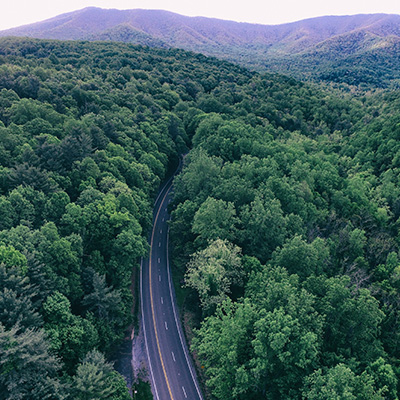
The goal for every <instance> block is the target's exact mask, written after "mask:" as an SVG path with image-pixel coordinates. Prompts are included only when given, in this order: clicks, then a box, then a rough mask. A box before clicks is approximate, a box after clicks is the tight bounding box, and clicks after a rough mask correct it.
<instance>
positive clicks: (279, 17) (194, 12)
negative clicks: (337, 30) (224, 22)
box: [0, 0, 400, 30]
mask: <svg viewBox="0 0 400 400" xmlns="http://www.w3.org/2000/svg"><path fill="white" fill-rule="evenodd" d="M88 6H96V7H102V8H118V9H133V8H146V9H162V10H169V11H173V12H177V13H179V14H183V15H190V16H199V15H200V16H205V17H215V18H221V19H230V20H234V21H241V22H255V23H261V24H280V23H284V22H292V21H297V20H300V19H305V18H311V17H316V16H321V15H349V14H361V13H378V12H380V13H392V14H400V1H399V0H333V1H332V0H331V1H324V0H0V30H2V29H7V28H11V27H15V26H20V25H24V24H28V23H32V22H37V21H42V20H44V19H47V18H51V17H54V16H56V15H59V14H62V13H65V12H69V11H75V10H79V9H81V8H84V7H88Z"/></svg>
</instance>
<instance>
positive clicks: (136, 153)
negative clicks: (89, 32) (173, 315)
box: [0, 39, 400, 400]
mask: <svg viewBox="0 0 400 400" xmlns="http://www.w3.org/2000/svg"><path fill="white" fill-rule="evenodd" d="M399 103H400V96H399V95H398V94H397V93H395V92H393V93H391V92H379V93H375V94H374V93H368V94H365V95H363V96H358V97H357V98H351V97H350V95H344V94H340V93H328V92H326V91H323V90H321V89H318V88H317V87H313V86H309V85H306V84H303V83H299V82H297V81H295V80H293V79H290V78H285V77H281V76H274V75H260V74H257V73H253V72H249V71H247V70H245V69H242V68H240V67H238V66H235V65H232V64H229V63H225V62H222V61H218V60H216V59H213V58H207V57H205V56H203V55H196V54H193V53H188V52H185V51H183V50H155V49H149V48H144V47H140V46H133V45H126V44H121V43H120V44H118V43H88V42H58V41H41V40H34V39H1V40H0V120H1V122H0V162H1V167H0V194H1V195H0V304H1V306H0V399H3V398H4V399H82V400H83V399H92V398H96V399H114V400H122V399H128V398H129V394H128V391H127V389H126V385H125V382H124V380H123V378H122V377H121V376H120V375H119V374H118V373H117V372H116V371H115V370H114V369H113V367H112V364H111V363H110V362H109V361H107V360H109V357H110V356H111V354H112V353H113V351H114V350H115V348H116V347H117V345H118V344H119V343H120V342H121V340H122V339H123V337H124V333H125V330H126V328H127V327H128V326H129V325H130V324H131V323H132V321H133V315H132V304H133V299H134V297H135V296H136V295H137V293H136V292H135V289H134V288H132V287H131V276H132V273H133V272H134V271H135V270H136V271H137V269H138V262H139V259H140V257H141V256H143V255H145V254H146V252H147V250H148V249H147V241H146V237H147V235H148V232H149V229H150V225H151V221H152V204H153V200H154V197H155V195H156V193H157V191H158V187H159V184H160V182H161V181H162V180H163V179H164V177H165V176H166V174H167V172H168V170H170V169H171V168H173V167H174V166H175V165H176V163H177V160H178V157H179V155H180V154H183V153H186V152H188V150H189V148H192V150H190V152H189V154H188V155H187V156H186V158H185V167H184V170H183V172H182V174H181V175H180V176H178V177H177V178H176V180H175V200H174V203H173V204H172V205H171V207H172V211H173V220H172V222H171V246H173V258H174V270H175V275H176V276H178V277H179V276H180V277H181V278H182V281H181V283H182V284H183V285H185V290H186V292H185V295H186V298H185V301H184V308H183V313H184V316H185V317H186V316H189V315H190V316H192V321H195V322H194V323H196V319H197V322H198V328H199V329H198V330H197V331H196V333H195V336H194V338H193V346H192V348H193V351H194V352H195V353H196V359H197V360H198V366H199V367H200V370H201V371H203V377H204V379H205V381H206V387H207V388H208V389H207V390H208V396H209V397H210V398H215V399H223V400H229V399H240V400H251V399H291V400H293V399H302V398H304V399H334V398H335V399H336V398H343V399H397V398H398V395H397V393H398V378H399V373H400V369H399V367H400V365H399V359H400V354H399V351H400V337H399V332H400V329H399V328H400V327H399V317H400V315H399V301H400V297H399V290H400V284H399V282H400V280H399V279H400V262H399V235H398V218H399V216H400V203H399V198H400V189H399V162H400V161H399V160H400V158H399V154H400V153H399V151H400V148H399V145H398V142H399V137H398V136H399V133H400V130H399V127H400V116H399V112H398V110H399ZM132 289H133V292H132ZM193 316H194V317H193Z"/></svg>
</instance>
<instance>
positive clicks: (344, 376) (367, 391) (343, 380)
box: [303, 364, 386, 400]
mask: <svg viewBox="0 0 400 400" xmlns="http://www.w3.org/2000/svg"><path fill="white" fill-rule="evenodd" d="M384 393H385V390H376V389H375V387H374V380H373V378H372V377H371V376H370V375H368V374H367V373H365V372H364V373H363V374H361V375H356V374H355V373H354V372H353V371H352V370H351V369H350V368H349V367H347V366H345V365H344V364H338V365H336V366H335V367H332V368H330V369H328V371H327V372H326V373H323V372H322V371H321V370H320V369H319V370H317V371H316V372H314V373H313V374H312V375H310V376H309V377H308V378H307V379H306V388H305V390H304V391H303V395H304V399H307V400H336V399H341V400H383V399H385V398H386V397H385V396H384Z"/></svg>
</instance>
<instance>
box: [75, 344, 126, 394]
mask: <svg viewBox="0 0 400 400" xmlns="http://www.w3.org/2000/svg"><path fill="white" fill-rule="evenodd" d="M73 388H74V389H73V391H72V392H73V396H74V398H75V399H79V400H94V399H99V400H101V399H104V400H105V399H112V400H129V399H131V397H130V395H129V392H128V388H127V387H126V383H125V382H124V380H123V378H122V376H120V375H119V374H118V373H117V372H115V371H114V369H113V366H112V364H110V363H107V362H106V360H105V358H104V355H103V354H101V353H100V352H98V351H92V352H90V353H88V354H87V355H86V357H85V358H84V359H83V360H82V362H81V363H80V364H79V365H78V368H77V371H76V375H75V376H74V378H73Z"/></svg>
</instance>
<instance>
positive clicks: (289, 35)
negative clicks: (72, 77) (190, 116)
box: [0, 7, 400, 86]
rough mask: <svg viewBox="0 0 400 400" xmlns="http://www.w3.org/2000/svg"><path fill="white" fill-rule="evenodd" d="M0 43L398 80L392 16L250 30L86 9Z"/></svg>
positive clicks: (168, 15)
mask: <svg viewBox="0 0 400 400" xmlns="http://www.w3.org/2000/svg"><path fill="white" fill-rule="evenodd" d="M0 36H28V37H35V38H46V39H61V40H91V41H94V40H107V41H108V40H110V41H121V42H128V43H135V44H141V45H148V46H151V47H178V48H183V49H185V50H192V51H196V52H200V53H204V54H206V55H212V56H216V57H219V58H223V59H226V60H229V61H234V62H238V63H240V64H242V65H245V66H247V67H250V68H252V69H255V70H258V71H266V70H269V71H274V72H281V73H282V72H283V73H290V74H292V75H294V76H296V77H298V78H302V79H305V78H306V79H308V78H310V77H312V78H316V79H323V80H328V81H329V80H333V81H338V82H346V83H350V84H362V83H367V84H373V85H375V86H384V85H386V84H387V83H388V82H390V81H393V80H396V79H399V78H400V75H399V72H398V71H400V57H399V55H400V53H399V45H400V16H399V15H388V14H371V15H354V16H327V17H319V18H312V19H307V20H303V21H298V22H294V23H289V24H282V25H258V24H249V23H238V22H233V21H225V20H219V19H213V18H204V17H186V16H182V15H179V14H175V13H172V12H167V11H162V10H142V9H136V10H115V9H111V10H106V9H101V8H95V7H89V8H85V9H83V10H79V11H75V12H71V13H67V14H63V15H59V16H57V17H54V18H52V19H49V20H46V21H43V22H38V23H35V24H31V25H26V26H22V27H18V28H13V29H9V30H6V31H2V32H0ZM376 60H377V61H376ZM355 62H356V63H357V68H354V63H355ZM377 67H378V69H379V71H377ZM381 68H383V70H384V72H383V73H382V74H381V73H380V69H381ZM360 71H361V72H360Z"/></svg>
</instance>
